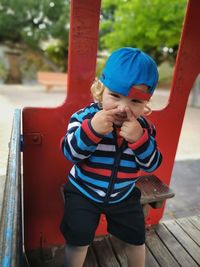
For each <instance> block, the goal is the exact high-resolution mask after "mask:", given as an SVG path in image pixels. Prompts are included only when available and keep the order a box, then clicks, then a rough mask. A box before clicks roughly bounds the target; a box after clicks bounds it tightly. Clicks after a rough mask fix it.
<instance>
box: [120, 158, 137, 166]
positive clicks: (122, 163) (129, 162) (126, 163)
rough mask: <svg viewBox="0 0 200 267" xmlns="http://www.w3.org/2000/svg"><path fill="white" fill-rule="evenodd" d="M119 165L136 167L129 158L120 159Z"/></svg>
mask: <svg viewBox="0 0 200 267" xmlns="http://www.w3.org/2000/svg"><path fill="white" fill-rule="evenodd" d="M119 165H120V166H121V167H130V168H135V167H136V163H135V162H133V161H129V160H123V159H122V160H120V164H119Z"/></svg>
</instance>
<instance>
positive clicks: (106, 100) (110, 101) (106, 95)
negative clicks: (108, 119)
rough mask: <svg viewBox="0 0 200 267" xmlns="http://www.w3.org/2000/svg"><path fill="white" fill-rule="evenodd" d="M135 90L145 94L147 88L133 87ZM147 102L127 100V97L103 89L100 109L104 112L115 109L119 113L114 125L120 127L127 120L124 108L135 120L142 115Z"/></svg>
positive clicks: (133, 99) (142, 86) (144, 86)
mask: <svg viewBox="0 0 200 267" xmlns="http://www.w3.org/2000/svg"><path fill="white" fill-rule="evenodd" d="M134 87H135V88H137V89H139V90H142V91H143V92H147V89H148V87H147V86H146V85H143V84H142V85H135V86H134ZM146 103H147V101H145V100H141V99H138V98H137V99H135V98H129V97H128V96H123V95H121V94H118V93H115V92H113V91H110V90H109V89H108V88H105V90H104V92H103V96H102V108H103V109H105V110H110V109H115V108H117V109H118V110H119V113H117V114H116V115H115V120H114V124H115V125H117V126H121V125H122V124H123V122H124V121H125V120H126V119H127V115H126V111H125V107H128V108H129V109H130V110H131V112H132V113H133V115H134V116H135V118H138V117H139V116H142V115H144V110H145V106H146Z"/></svg>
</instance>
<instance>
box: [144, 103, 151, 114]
mask: <svg viewBox="0 0 200 267" xmlns="http://www.w3.org/2000/svg"><path fill="white" fill-rule="evenodd" d="M151 113H152V109H151V108H150V107H149V106H147V105H146V106H145V108H144V115H145V116H149V115H150V114H151Z"/></svg>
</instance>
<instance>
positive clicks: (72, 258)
mask: <svg viewBox="0 0 200 267" xmlns="http://www.w3.org/2000/svg"><path fill="white" fill-rule="evenodd" d="M87 250H88V246H81V247H76V246H70V245H66V247H65V267H82V266H83V263H84V260H85V258H86V254H87Z"/></svg>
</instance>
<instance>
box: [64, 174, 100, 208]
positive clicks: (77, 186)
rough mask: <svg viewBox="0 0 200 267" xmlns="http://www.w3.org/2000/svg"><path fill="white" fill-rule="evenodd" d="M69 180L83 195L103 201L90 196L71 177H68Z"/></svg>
mask: <svg viewBox="0 0 200 267" xmlns="http://www.w3.org/2000/svg"><path fill="white" fill-rule="evenodd" d="M69 180H70V182H71V183H72V184H73V185H74V186H75V187H76V188H77V189H78V190H79V191H81V193H83V194H84V195H85V196H87V197H89V198H90V199H92V200H94V201H96V202H99V203H103V201H101V200H99V199H97V198H94V197H92V196H91V195H90V194H89V193H88V192H87V191H86V190H85V189H83V188H82V187H80V186H79V185H78V184H77V183H76V182H75V181H74V180H73V179H71V178H69Z"/></svg>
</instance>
